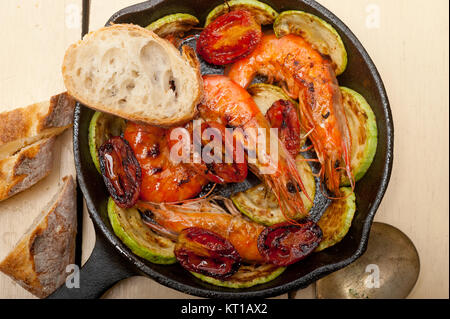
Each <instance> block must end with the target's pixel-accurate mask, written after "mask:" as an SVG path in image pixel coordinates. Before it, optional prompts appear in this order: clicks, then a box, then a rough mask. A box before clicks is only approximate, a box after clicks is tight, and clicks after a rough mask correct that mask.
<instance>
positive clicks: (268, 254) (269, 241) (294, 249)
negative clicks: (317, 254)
mask: <svg viewBox="0 0 450 319" xmlns="http://www.w3.org/2000/svg"><path fill="white" fill-rule="evenodd" d="M321 239H322V230H321V229H320V227H319V226H317V224H316V223H314V222H312V221H305V222H303V223H301V224H300V225H294V224H290V223H282V224H278V225H273V226H271V227H267V228H266V229H264V230H263V231H262V232H261V234H260V235H259V238H258V250H259V252H260V254H261V255H262V256H263V257H264V258H265V259H266V261H267V262H268V263H271V264H274V265H277V266H288V265H291V264H293V263H296V262H297V261H300V260H302V259H303V258H305V257H306V256H308V255H309V254H311V253H312V252H313V251H314V249H316V247H317V246H318V245H319V243H320V241H321Z"/></svg>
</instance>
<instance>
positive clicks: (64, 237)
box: [0, 176, 77, 298]
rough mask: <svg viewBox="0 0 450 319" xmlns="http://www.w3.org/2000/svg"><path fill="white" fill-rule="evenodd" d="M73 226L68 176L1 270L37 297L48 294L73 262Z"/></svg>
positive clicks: (72, 195) (74, 218) (71, 184)
mask: <svg viewBox="0 0 450 319" xmlns="http://www.w3.org/2000/svg"><path fill="white" fill-rule="evenodd" d="M76 230H77V207H76V191H75V183H74V181H73V178H72V177H71V176H69V177H65V178H63V185H62V187H61V189H60V190H59V191H58V193H57V194H56V195H55V197H54V198H53V199H52V200H51V201H50V203H49V204H48V206H47V208H46V209H44V210H43V211H42V212H41V214H40V215H39V216H38V217H37V218H36V219H35V221H34V222H33V224H32V226H31V227H30V229H29V230H28V231H27V233H25V234H24V235H23V236H22V238H21V239H20V240H19V242H18V243H17V244H16V246H15V247H14V248H13V250H12V251H11V252H10V253H9V254H8V256H7V257H6V258H5V259H4V260H3V261H2V262H1V263H0V271H2V272H4V273H5V274H6V275H8V276H9V277H11V278H12V279H13V280H14V281H16V282H17V283H19V284H20V285H21V286H22V287H23V288H25V289H27V290H28V291H30V292H31V293H32V294H34V295H36V296H37V297H39V298H45V297H47V296H48V295H50V294H51V293H52V292H54V291H55V290H56V289H57V288H58V287H60V286H61V285H62V284H63V283H64V282H65V279H66V277H67V273H66V267H67V265H69V264H73V263H74V260H75V236H76Z"/></svg>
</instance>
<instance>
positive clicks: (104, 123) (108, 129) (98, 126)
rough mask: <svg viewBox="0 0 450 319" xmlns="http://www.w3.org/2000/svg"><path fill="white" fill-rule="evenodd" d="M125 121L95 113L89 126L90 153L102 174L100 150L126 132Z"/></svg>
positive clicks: (105, 114)
mask: <svg viewBox="0 0 450 319" xmlns="http://www.w3.org/2000/svg"><path fill="white" fill-rule="evenodd" d="M125 125H126V123H125V120H124V119H122V118H120V117H117V116H114V115H110V114H107V113H102V112H95V114H94V115H93V116H92V119H91V123H90V124H89V134H88V139H89V151H90V153H91V157H92V161H93V162H94V165H95V167H96V168H97V171H98V172H99V173H100V163H99V161H98V149H99V148H100V146H102V144H103V143H105V142H106V141H107V140H109V139H110V138H111V137H114V136H120V135H121V134H122V133H123V131H124V130H125Z"/></svg>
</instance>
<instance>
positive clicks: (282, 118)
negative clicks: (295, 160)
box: [266, 100, 301, 157]
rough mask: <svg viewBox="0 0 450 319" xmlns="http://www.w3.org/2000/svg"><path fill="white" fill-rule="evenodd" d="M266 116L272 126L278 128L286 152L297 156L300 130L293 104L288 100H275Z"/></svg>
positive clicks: (299, 147) (299, 146) (299, 145)
mask: <svg viewBox="0 0 450 319" xmlns="http://www.w3.org/2000/svg"><path fill="white" fill-rule="evenodd" d="M266 118H267V120H268V121H269V123H270V125H271V126H272V127H274V128H278V129H279V138H280V140H281V141H282V142H283V144H284V146H285V147H286V149H287V150H288V152H289V153H290V154H291V155H292V156H293V157H295V156H297V154H298V153H299V152H300V149H301V141H300V134H301V131H300V119H299V118H298V114H297V110H296V107H295V105H294V104H293V103H292V102H291V101H289V100H279V101H276V102H275V103H273V105H272V106H271V107H270V109H269V110H268V111H267V113H266Z"/></svg>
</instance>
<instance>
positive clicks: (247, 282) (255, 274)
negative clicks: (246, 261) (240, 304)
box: [192, 264, 286, 288]
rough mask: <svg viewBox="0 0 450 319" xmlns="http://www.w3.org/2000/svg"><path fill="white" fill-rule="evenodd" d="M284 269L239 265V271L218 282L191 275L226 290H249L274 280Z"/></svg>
mask: <svg viewBox="0 0 450 319" xmlns="http://www.w3.org/2000/svg"><path fill="white" fill-rule="evenodd" d="M285 269H286V267H278V266H275V265H270V264H264V265H241V267H240V268H239V270H238V271H237V272H236V273H235V274H234V275H233V276H231V277H230V278H228V279H227V280H219V279H216V278H212V277H208V276H205V275H201V274H198V273H194V272H192V274H193V275H194V276H195V277H196V278H198V279H200V280H202V281H205V282H207V283H209V284H212V285H215V286H220V287H226V288H250V287H253V286H256V285H261V284H265V283H267V282H269V281H272V280H274V279H275V278H277V277H278V276H279V275H281V274H282V273H283V271H284V270H285Z"/></svg>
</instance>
